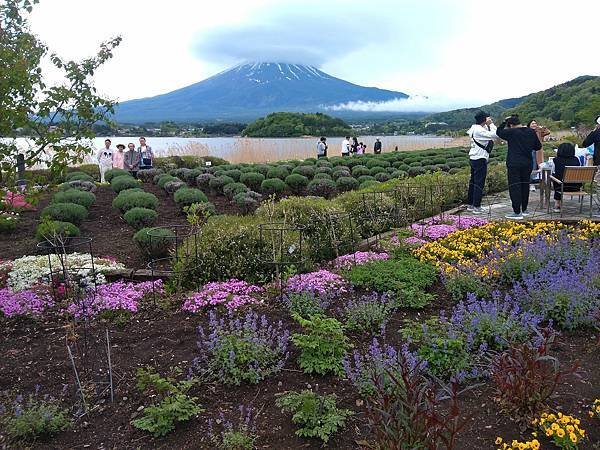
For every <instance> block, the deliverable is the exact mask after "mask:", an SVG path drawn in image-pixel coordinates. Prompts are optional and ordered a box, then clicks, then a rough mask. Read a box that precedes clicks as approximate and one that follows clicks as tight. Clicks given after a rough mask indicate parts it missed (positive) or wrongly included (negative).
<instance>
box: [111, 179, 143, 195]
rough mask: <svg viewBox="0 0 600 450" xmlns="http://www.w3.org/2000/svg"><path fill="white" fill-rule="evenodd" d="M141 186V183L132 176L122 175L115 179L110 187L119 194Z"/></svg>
mask: <svg viewBox="0 0 600 450" xmlns="http://www.w3.org/2000/svg"><path fill="white" fill-rule="evenodd" d="M139 186H140V182H139V181H138V180H136V179H135V178H133V177H132V176H131V175H129V174H127V175H120V176H118V177H114V178H113V179H112V181H111V182H110V187H111V188H112V190H113V191H115V192H116V193H117V194H118V193H119V192H121V191H124V190H125V189H132V188H136V187H139Z"/></svg>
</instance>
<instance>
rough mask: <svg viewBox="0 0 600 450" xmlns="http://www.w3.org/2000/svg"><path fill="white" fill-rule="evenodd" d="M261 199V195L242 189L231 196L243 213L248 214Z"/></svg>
mask: <svg viewBox="0 0 600 450" xmlns="http://www.w3.org/2000/svg"><path fill="white" fill-rule="evenodd" d="M261 200H262V195H260V194H259V193H258V192H254V191H244V192H240V193H238V194H236V195H234V196H233V202H234V203H235V204H236V205H237V206H238V207H239V208H240V209H241V210H242V212H243V213H245V214H248V213H249V212H250V211H252V210H254V209H256V208H258V206H259V205H260V202H261Z"/></svg>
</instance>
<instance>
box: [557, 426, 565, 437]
mask: <svg viewBox="0 0 600 450" xmlns="http://www.w3.org/2000/svg"><path fill="white" fill-rule="evenodd" d="M556 435H557V436H558V437H559V438H561V437H564V436H565V430H563V429H562V428H559V429H558V430H556Z"/></svg>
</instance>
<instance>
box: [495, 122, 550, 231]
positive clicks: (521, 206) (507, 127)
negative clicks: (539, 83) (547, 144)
mask: <svg viewBox="0 0 600 450" xmlns="http://www.w3.org/2000/svg"><path fill="white" fill-rule="evenodd" d="M496 134H497V135H498V137H499V138H500V139H504V140H505V141H507V142H508V153H507V155H506V168H507V171H508V192H509V194H510V200H511V202H512V208H513V214H507V215H506V218H507V219H513V220H520V219H522V218H523V217H527V216H529V212H527V205H528V203H529V181H530V180H531V167H532V166H533V161H532V159H533V158H532V153H531V151H532V150H533V151H538V150H541V149H542V143H541V142H540V140H539V139H538V137H537V134H535V131H533V130H532V129H531V128H527V127H525V126H523V125H521V121H520V120H519V116H518V115H516V114H513V115H512V116H510V117H507V118H506V119H504V122H502V123H501V124H500V126H499V127H498V129H497V130H496Z"/></svg>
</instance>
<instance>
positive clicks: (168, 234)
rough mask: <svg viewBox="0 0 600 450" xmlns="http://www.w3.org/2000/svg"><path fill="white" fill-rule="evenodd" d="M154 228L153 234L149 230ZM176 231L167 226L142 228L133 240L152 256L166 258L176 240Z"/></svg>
mask: <svg viewBox="0 0 600 450" xmlns="http://www.w3.org/2000/svg"><path fill="white" fill-rule="evenodd" d="M150 230H152V236H150V235H149V234H148V232H149V231H150ZM174 239H175V233H173V231H171V230H169V229H167V228H142V229H141V230H140V231H138V232H137V233H135V234H134V235H133V241H134V242H135V243H136V244H137V245H139V246H140V248H141V249H142V250H143V251H144V252H145V253H146V254H147V255H148V256H150V258H164V257H166V256H167V255H168V254H169V249H170V248H171V246H172V244H173V242H175V240H174Z"/></svg>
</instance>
